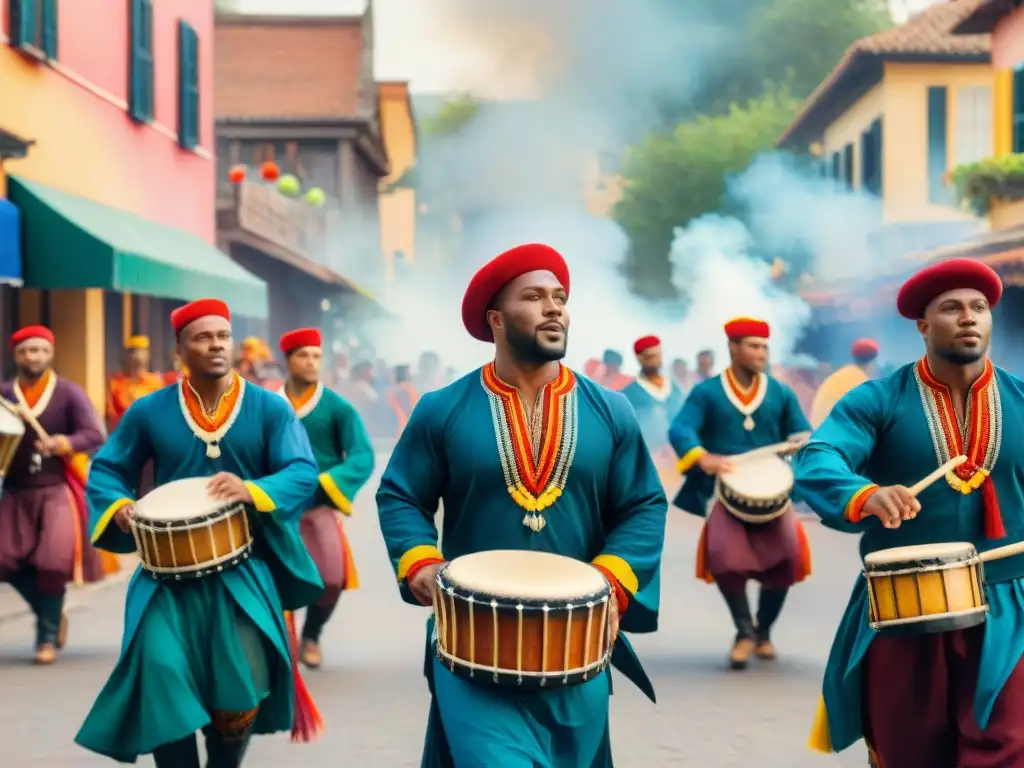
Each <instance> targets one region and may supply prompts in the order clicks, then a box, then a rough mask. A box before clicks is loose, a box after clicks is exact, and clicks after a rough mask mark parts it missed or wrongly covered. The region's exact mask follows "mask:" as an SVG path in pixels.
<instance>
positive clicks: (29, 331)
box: [11, 325, 53, 349]
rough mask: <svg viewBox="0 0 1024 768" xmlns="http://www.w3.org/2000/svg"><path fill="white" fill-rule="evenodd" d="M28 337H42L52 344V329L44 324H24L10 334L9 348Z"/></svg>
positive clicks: (26, 339)
mask: <svg viewBox="0 0 1024 768" xmlns="http://www.w3.org/2000/svg"><path fill="white" fill-rule="evenodd" d="M29 339H42V340H43V341H48V342H50V343H51V344H53V331H51V330H50V329H49V328H47V327H46V326H45V325H26V326H25V327H24V328H19V329H18V330H17V331H15V332H14V333H12V334H11V349H14V348H15V347H16V346H18V345H19V344H21V342H23V341H28V340H29Z"/></svg>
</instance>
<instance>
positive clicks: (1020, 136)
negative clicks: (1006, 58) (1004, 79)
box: [1013, 61, 1024, 152]
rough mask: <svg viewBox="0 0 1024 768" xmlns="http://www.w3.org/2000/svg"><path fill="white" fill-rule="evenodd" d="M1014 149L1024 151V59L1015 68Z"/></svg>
mask: <svg viewBox="0 0 1024 768" xmlns="http://www.w3.org/2000/svg"><path fill="white" fill-rule="evenodd" d="M1013 151H1014V152H1024V61H1022V62H1021V63H1020V64H1018V65H1017V66H1015V67H1014V68H1013Z"/></svg>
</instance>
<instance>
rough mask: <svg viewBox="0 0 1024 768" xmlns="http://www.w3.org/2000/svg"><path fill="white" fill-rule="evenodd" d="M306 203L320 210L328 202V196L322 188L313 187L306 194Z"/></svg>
mask: <svg viewBox="0 0 1024 768" xmlns="http://www.w3.org/2000/svg"><path fill="white" fill-rule="evenodd" d="M306 202H307V203H309V204H310V205H312V206H313V207H314V208H320V207H322V206H323V204H324V203H326V202H327V195H326V194H325V193H324V191H323V190H322V189H320V187H313V188H312V189H310V190H309V191H308V192H306Z"/></svg>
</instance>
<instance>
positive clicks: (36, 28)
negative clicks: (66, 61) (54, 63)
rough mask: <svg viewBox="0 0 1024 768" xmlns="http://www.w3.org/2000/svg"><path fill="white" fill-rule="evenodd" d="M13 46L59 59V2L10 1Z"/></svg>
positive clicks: (47, 0)
mask: <svg viewBox="0 0 1024 768" xmlns="http://www.w3.org/2000/svg"><path fill="white" fill-rule="evenodd" d="M10 11H11V44H12V45H14V47H15V48H20V49H22V50H23V51H28V52H29V53H32V54H35V55H39V56H44V57H46V58H47V59H56V58H57V16H58V13H57V0H10Z"/></svg>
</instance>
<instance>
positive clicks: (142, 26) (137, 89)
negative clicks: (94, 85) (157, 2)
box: [128, 0, 153, 123]
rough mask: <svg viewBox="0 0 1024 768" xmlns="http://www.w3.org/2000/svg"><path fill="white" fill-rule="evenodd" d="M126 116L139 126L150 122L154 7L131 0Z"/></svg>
mask: <svg viewBox="0 0 1024 768" xmlns="http://www.w3.org/2000/svg"><path fill="white" fill-rule="evenodd" d="M130 45H131V51H130V59H129V60H130V66H129V67H128V78H129V82H128V114H129V115H131V117H132V119H133V120H135V121H137V122H140V123H148V122H149V121H151V120H152V119H153V6H152V4H151V2H150V0H131V35H130Z"/></svg>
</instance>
